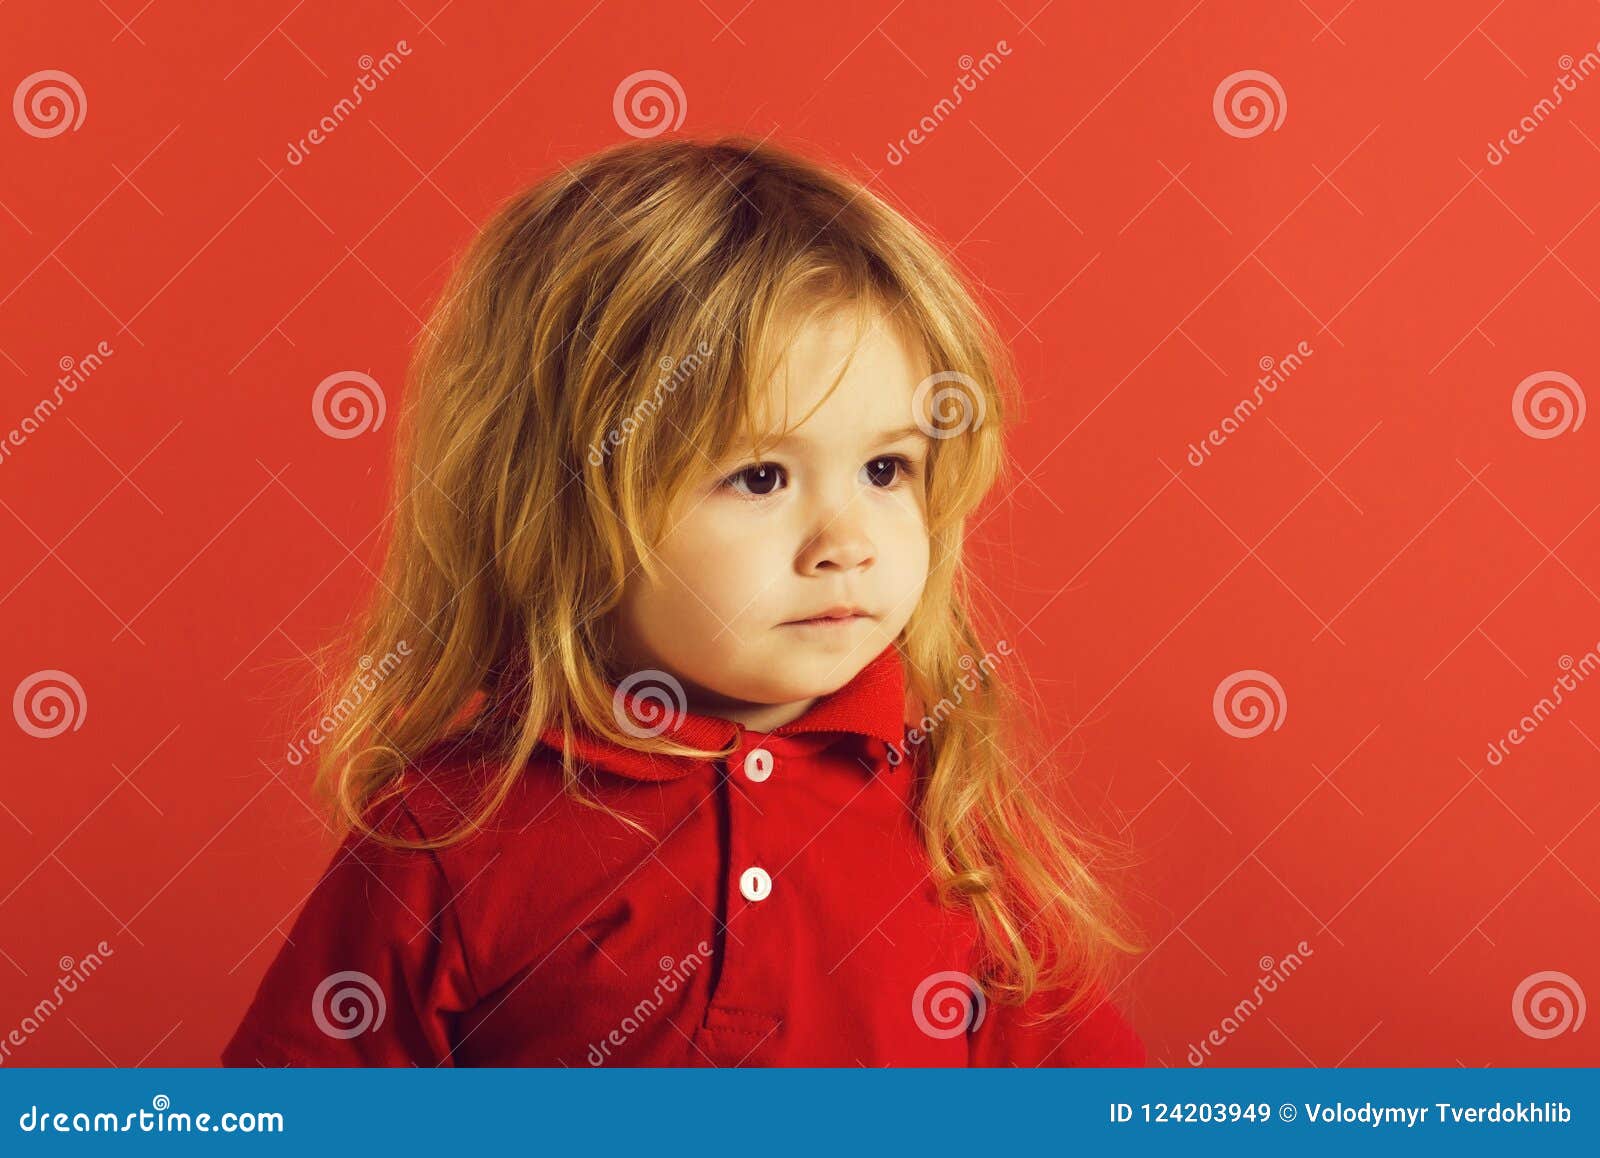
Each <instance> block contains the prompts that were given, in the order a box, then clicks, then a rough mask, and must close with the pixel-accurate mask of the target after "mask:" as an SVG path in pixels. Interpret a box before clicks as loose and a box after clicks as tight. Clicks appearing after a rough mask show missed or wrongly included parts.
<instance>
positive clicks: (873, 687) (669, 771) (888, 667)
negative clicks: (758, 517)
mask: <svg viewBox="0 0 1600 1158" xmlns="http://www.w3.org/2000/svg"><path fill="white" fill-rule="evenodd" d="M608 688H609V691H610V693H611V697H612V702H615V697H616V695H617V686H616V685H615V684H608ZM623 696H624V698H625V700H626V702H627V704H628V707H629V709H630V713H631V718H633V719H639V720H644V719H652V718H654V715H653V714H652V713H658V712H659V709H660V705H659V704H654V705H651V704H649V703H645V704H644V706H643V707H640V706H639V705H640V700H641V697H639V696H637V695H635V694H634V693H633V692H631V691H629V692H624V693H623ZM905 697H906V691H905V666H904V660H903V659H902V658H901V655H900V649H899V647H898V646H897V645H895V644H890V645H889V646H888V647H886V648H885V649H884V650H883V651H882V652H880V653H879V654H878V655H877V656H876V657H874V658H873V659H872V660H871V662H869V663H868V664H867V665H866V666H865V667H864V668H862V669H861V670H860V671H859V672H857V673H856V675H855V677H854V678H853V679H851V680H850V682H849V683H847V684H845V685H844V686H843V687H841V688H839V689H838V690H836V691H833V692H830V693H828V694H827V695H825V696H822V697H821V698H819V699H818V700H817V701H816V702H815V703H814V704H812V705H811V707H810V708H809V709H807V711H806V713H805V714H804V715H802V716H800V717H799V718H798V719H795V720H792V721H790V722H789V723H787V724H783V725H781V726H780V727H777V728H774V729H773V730H772V731H770V732H756V731H753V730H752V729H749V728H746V727H745V726H744V725H742V724H739V723H737V722H735V721H733V720H725V719H723V718H721V717H720V716H704V715H697V714H695V713H693V712H680V713H678V714H677V721H676V723H675V724H674V725H673V726H671V727H668V728H666V729H664V730H663V731H662V732H661V734H660V738H661V739H663V740H671V741H674V742H676V743H678V744H681V745H684V746H686V747H695V748H701V749H707V750H714V751H723V750H740V749H743V748H745V747H749V746H754V745H757V744H763V743H767V742H768V741H769V740H772V742H773V744H774V746H777V747H785V746H787V747H790V748H791V750H795V751H798V750H801V749H805V750H811V751H815V750H817V749H820V748H822V747H825V746H827V744H829V743H832V742H837V741H838V740H840V739H854V740H856V741H858V742H859V743H860V744H861V747H862V749H863V751H864V752H866V753H867V754H868V755H870V756H871V757H872V762H871V765H870V767H872V768H873V769H876V767H877V766H878V764H879V761H880V760H881V758H882V757H884V756H885V755H886V754H887V751H888V749H889V748H890V747H891V746H893V745H898V744H900V743H902V742H903V741H904V740H905V713H906V702H905ZM634 709H638V710H636V711H635V710H634ZM791 737H792V738H794V739H793V740H792V741H791V739H790V738H791ZM543 739H544V743H545V744H546V745H548V746H549V747H551V748H553V749H555V750H556V751H558V752H559V751H561V750H562V749H563V748H564V747H566V738H565V737H564V736H563V734H562V731H561V728H560V726H559V725H555V726H552V727H548V728H546V729H545V731H544V735H543ZM572 750H573V754H574V755H575V756H577V757H579V758H580V759H581V760H582V761H583V762H584V763H587V764H589V765H591V766H593V767H596V768H600V769H603V770H605V771H607V772H613V773H616V774H618V775H621V776H625V777H627V778H629V779H632V780H642V781H662V780H677V779H679V778H681V777H683V776H687V775H688V774H689V773H690V772H692V771H694V769H695V768H696V767H700V766H703V765H704V763H705V761H697V760H695V759H693V758H692V757H688V756H670V755H657V754H654V753H649V752H639V751H635V750H634V749H631V748H624V747H622V746H621V745H619V744H615V743H612V742H610V741H608V740H606V739H605V738H604V737H601V736H598V735H596V734H595V733H593V732H591V731H589V730H588V729H586V728H584V727H583V726H582V725H581V724H580V725H578V727H577V730H576V731H575V732H574V734H573V737H572Z"/></svg>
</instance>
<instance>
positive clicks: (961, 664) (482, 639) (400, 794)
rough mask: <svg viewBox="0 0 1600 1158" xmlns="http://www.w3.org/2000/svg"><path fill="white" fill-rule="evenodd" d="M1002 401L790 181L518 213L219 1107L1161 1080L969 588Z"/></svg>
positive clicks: (639, 187) (942, 325) (1000, 649)
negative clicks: (1118, 985) (502, 1093)
mask: <svg viewBox="0 0 1600 1158" xmlns="http://www.w3.org/2000/svg"><path fill="white" fill-rule="evenodd" d="M1011 378H1012V374H1011V372H1010V370H1009V364H1008V360H1007V358H1006V356H1005V351H1004V348H1003V344H1002V343H1001V342H1000V341H999V340H998V339H997V337H996V334H995V332H994V330H993V328H992V327H991V325H990V324H989V323H988V322H987V321H986V320H985V318H984V316H983V315H982V313H981V312H980V310H979V309H978V307H977V306H976V305H975V303H974V301H973V299H972V297H971V296H970V294H969V292H968V291H967V290H966V289H965V288H964V287H963V284H962V283H961V281H960V280H959V279H958V278H957V276H956V275H955V274H954V272H953V270H952V268H951V266H950V264H949V263H948V260H947V259H946V258H945V257H943V256H942V255H941V254H940V253H939V251H938V250H937V249H935V248H934V247H933V246H932V245H931V244H930V243H929V241H928V240H927V239H926V238H925V237H924V236H923V235H922V234H920V233H919V232H918V230H917V229H916V228H914V227H913V226H912V225H910V224H909V223H908V222H907V221H906V220H905V219H904V218H902V217H901V216H899V215H898V214H897V213H896V212H895V211H894V210H892V209H890V208H889V207H888V206H887V205H886V204H885V203H883V202H882V201H880V200H879V199H878V198H876V197H875V196H873V195H872V194H871V193H870V192H868V191H867V190H866V189H865V188H863V187H861V186H860V185H858V184H856V183H854V182H852V181H850V180H848V179H846V178H845V177H843V176H841V175H840V174H838V173H836V172H834V171H832V170H831V169H828V168H826V167H823V166H820V165H817V164H815V163H813V162H810V161H807V160H804V159H802V158H800V157H798V156H795V155H793V154H791V153H788V152H786V151H784V150H780V149H778V148H776V147H773V146H771V145H767V144H764V143H758V142H753V141H748V140H744V139H741V138H732V139H725V140H721V141H717V142H715V143H710V144H706V143H698V142H693V141H688V140H683V139H671V138H657V139H654V140H651V141H647V142H642V143H641V142H629V143H627V144H624V145H621V146H618V147H615V148H612V149H609V150H606V151H605V152H602V153H599V154H596V155H594V156H591V157H588V158H586V159H585V160H583V161H582V162H580V163H579V164H577V165H575V166H573V167H571V168H568V169H565V170H563V171H562V172H561V173H560V174H558V175H556V176H552V177H550V178H548V179H547V180H544V181H542V182H541V183H539V184H537V185H536V186H534V187H533V188H531V189H530V190H528V191H527V192H525V193H524V194H522V195H521V196H519V197H517V198H515V199H513V200H512V201H511V202H510V203H509V204H508V205H506V206H505V207H504V208H502V209H501V210H500V212H498V213H497V214H496V215H495V217H494V218H493V220H492V221H491V222H490V223H489V224H488V226H487V227H486V228H485V230H484V231H483V233H482V234H481V235H480V236H479V237H478V238H477V239H476V240H475V242H474V243H473V245H472V247H471V248H470V250H469V252H468V253H467V255H466V258H465V260H464V261H463V262H462V264H461V265H460V267H459V268H458V269H457V270H456V272H455V273H454V275H453V278H452V280H451V282H450V284H449V285H448V286H447V288H446V291H445V293H444V295H443V297H442V299H441V304H439V305H438V306H437V307H436V308H435V310H434V312H433V315H432V317H431V318H430V321H429V324H428V325H427V326H426V328H425V334H424V337H423V338H422V340H421V342H420V345H419V350H418V354H417V358H416V360H415V362H414V365H413V368H412V380H411V382H410V389H411V391H412V395H411V398H410V406H409V408H408V409H407V411H406V413H405V415H404V416H403V419H402V426H401V435H400V437H401V440H402V441H401V445H402V447H403V448H404V454H405V459H404V461H405V462H406V464H407V469H406V470H404V471H401V472H399V477H398V478H397V490H396V495H395V499H396V502H395V524H394V528H393V534H392V540H391V545H390V548H389V552H388V557H387V561H386V563H385V568H384V572H383V575H382V579H381V582H380V583H379V585H378V592H377V596H376V600H375V603H374V605H373V607H372V609H371V611H370V613H369V614H368V616H367V617H366V619H365V621H364V622H363V623H362V625H361V627H360V633H359V635H358V636H357V637H355V638H354V639H353V640H352V641H351V642H352V644H353V646H352V648H351V652H352V654H359V655H360V657H361V659H360V661H359V663H358V664H352V665H351V667H350V668H349V670H350V671H352V673H353V674H354V676H355V677H356V680H357V682H358V684H359V687H353V688H352V690H351V691H350V692H341V690H340V688H339V687H335V688H334V689H333V690H332V691H330V692H329V693H328V700H329V713H330V714H331V715H333V716H334V718H335V719H338V720H340V721H341V723H340V724H339V726H338V728H337V730H336V731H335V732H334V734H333V735H332V736H331V737H330V738H329V739H328V740H327V742H326V743H325V744H324V745H323V748H322V749H321V751H320V767H319V770H318V788H319V790H320V791H321V793H322V794H323V795H324V796H325V797H326V798H327V799H328V800H329V801H331V804H332V808H333V812H334V815H335V817H336V820H337V822H338V831H339V832H340V833H341V834H342V836H343V844H342V846H341V847H340V849H339V851H338V853H337V855H336V856H335V857H334V859H333V862H332V864H331V866H330V867H329V869H328V871H327V873H326V875H325V876H324V877H323V878H322V880H321V881H320V882H319V883H318V884H317V885H316V887H315V888H314V889H313V890H312V891H311V894H310V896H309V898H308V899H307V902H306V904H305V908H304V910H303V911H302V912H301V914H300V916H299V917H298V919H297V920H296V921H295V923H294V926H293V928H292V930H291V931H290V934H289V936H288V938H287V941H286V943H285V944H284V945H283V947H282V948H281V950H280V951H279V953H278V956H277V958H276V959H275V960H274V961H273V962H272V964H271V966H270V968H269V969H268V971H267V973H266V976H265V978H264V980H263V981H262V983H261V985H260V988H259V990H258V992H257V993H256V995H255V999H254V1002H253V1003H252V1005H251V1006H250V1008H249V1011H248V1012H247V1013H246V1015H245V1018H244V1021H243V1023H242V1024H241V1025H240V1026H239V1028H238V1030H237V1032H236V1033H235V1035H234V1037H233V1039H232V1040H231V1041H230V1042H229V1044H228V1045H227V1047H226V1049H225V1051H224V1053H223V1055H222V1058H223V1062H224V1064H227V1065H258V1064H259V1065H284V1064H291V1065H418V1066H424V1065H425V1066H439V1065H502V1066H503V1065H521V1066H533V1065H537V1066H563V1065H564V1066H586V1065H587V1066H600V1065H623V1066H708V1065H715V1066H724V1065H741V1064H742V1065H786V1066H793V1065H824V1066H853V1065H873V1066H877V1065H918V1066H922V1065H937V1066H968V1065H972V1066H993V1065H1028V1066H1034V1065H1050V1066H1057V1065H1142V1064H1144V1062H1145V1052H1144V1046H1143V1044H1142V1043H1141V1041H1140V1040H1139V1038H1138V1036H1137V1035H1136V1034H1135V1033H1134V1031H1133V1029H1132V1028H1131V1027H1130V1025H1129V1024H1128V1022H1127V1021H1126V1020H1124V1019H1123V1017H1122V1016H1121V1015H1120V1013H1119V1012H1118V1010H1117V1008H1116V1007H1115V1006H1114V1005H1113V1004H1111V1002H1110V1000H1109V996H1110V992H1111V986H1109V985H1108V984H1107V981H1108V977H1109V969H1108V957H1109V955H1110V954H1111V953H1113V952H1115V951H1119V950H1121V951H1130V952H1136V951H1138V949H1139V946H1138V945H1136V944H1135V943H1134V942H1133V941H1132V940H1131V939H1130V938H1129V936H1127V935H1126V934H1125V933H1124V932H1123V931H1122V929H1121V928H1120V920H1121V918H1120V914H1121V909H1120V907H1119V906H1117V905H1116V903H1115V902H1114V900H1113V898H1112V896H1111V894H1109V892H1107V890H1106V888H1105V886H1104V885H1103V884H1102V883H1101V882H1100V881H1099V879H1098V878H1097V877H1096V876H1095V875H1093V874H1092V873H1091V871H1090V870H1091V867H1092V864H1093V861H1094V860H1095V859H1096V858H1097V857H1098V856H1100V855H1101V854H1102V853H1103V852H1104V851H1105V846H1101V847H1098V848H1097V847H1095V846H1093V845H1091V843H1090V841H1089V839H1088V838H1087V837H1086V836H1084V835H1082V834H1080V833H1077V832H1075V831H1073V830H1072V829H1070V828H1068V827H1066V826H1065V825H1064V824H1063V823H1062V822H1061V821H1060V820H1058V819H1057V817H1056V815H1055V813H1054V810H1053V807H1052V806H1051V804H1050V803H1049V802H1048V799H1047V796H1046V784H1045V782H1044V780H1045V778H1044V777H1043V776H1041V775H1039V773H1040V772H1041V771H1042V767H1041V765H1040V764H1039V762H1038V761H1036V760H1034V759H1030V758H1019V756H1020V753H1021V751H1022V749H1021V748H1020V747H1019V746H1018V745H1019V744H1020V743H1021V742H1022V740H1023V739H1024V730H1023V728H1022V725H1021V724H1020V722H1019V721H1020V720H1021V718H1022V717H1021V715H1020V714H1019V713H1018V712H1016V711H1015V706H1016V705H1017V704H1019V703H1020V702H1021V701H1020V700H1018V699H1015V698H1014V697H1013V696H1012V694H1011V693H1010V692H1008V688H1007V683H1006V682H1005V681H1003V680H1002V679H1001V669H1003V668H1004V667H1005V665H1006V663H1007V662H1008V661H1007V657H1009V656H1011V655H1012V650H1011V646H1010V643H1009V641H1007V640H1005V639H995V638H992V637H985V636H984V635H983V634H981V633H980V632H979V630H978V629H977V627H976V626H975V612H974V609H973V607H972V605H971V603H970V596H969V591H970V584H969V580H968V577H967V575H966V573H965V571H964V570H963V561H962V554H961V552H962V536H963V531H964V529H965V520H966V518H967V516H968V515H969V514H970V513H971V512H973V510H974V509H975V508H976V506H977V505H978V503H979V501H980V499H981V498H982V497H983V496H984V494H985V492H986V491H988V489H989V488H990V486H991V484H992V483H993V482H994V481H995V480H996V478H997V476H998V474H999V472H1000V470H1001V469H1002V465H1003V464H1002V457H1001V456H1002V446H1001V433H1002V430H1003V428H1004V426H1005V422H1006V420H1007V419H1009V417H1010V415H1011V412H1012V408H1013V404H1012V403H1011V402H1010V401H1009V400H1008V398H1007V397H1006V395H1007V393H1008V392H1009V387H1008V383H1009V382H1010V380H1011ZM374 656H383V657H384V659H383V661H382V662H381V663H379V664H377V666H376V668H374V667H373V664H374V660H373V658H372V657H374ZM980 657H981V658H980ZM908 693H909V695H910V697H911V700H912V703H911V705H910V706H911V707H913V708H914V711H913V712H912V713H911V715H910V716H909V717H908V714H907V708H908V702H907V700H908ZM352 700H353V702H352ZM908 718H909V719H910V720H911V721H913V722H914V726H911V727H908V723H907V721H908ZM1052 750H1053V745H1052ZM1047 755H1048V753H1047Z"/></svg>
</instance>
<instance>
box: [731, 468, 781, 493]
mask: <svg viewBox="0 0 1600 1158" xmlns="http://www.w3.org/2000/svg"><path fill="white" fill-rule="evenodd" d="M782 477H783V468H782V467H781V466H777V465H775V464H774V463H770V462H763V463H758V464H757V465H755V466H747V467H745V468H744V469H743V470H741V471H739V472H738V473H737V474H733V475H730V476H728V478H727V480H726V485H728V486H731V487H733V489H734V490H735V491H738V492H739V493H740V494H747V495H751V496H753V497H756V498H760V497H763V496H765V495H770V494H771V493H772V492H773V491H775V490H777V489H778V487H779V486H780V485H781V481H782ZM741 484H743V485H741Z"/></svg>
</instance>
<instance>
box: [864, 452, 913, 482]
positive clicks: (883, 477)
mask: <svg viewBox="0 0 1600 1158" xmlns="http://www.w3.org/2000/svg"><path fill="white" fill-rule="evenodd" d="M861 469H862V470H863V471H864V472H865V473H866V476H867V481H868V482H869V483H871V484H872V485H873V486H875V487H881V488H884V489H888V488H889V487H892V486H894V485H895V483H897V482H900V481H902V480H903V479H904V478H906V477H909V476H910V474H911V473H912V472H911V463H910V461H909V460H908V459H905V458H903V457H901V456H900V455H898V454H891V455H887V456H885V457H883V458H875V459H873V460H872V461H871V462H869V463H867V465H866V466H864V467H862V468H861Z"/></svg>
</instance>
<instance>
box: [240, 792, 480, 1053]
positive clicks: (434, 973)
mask: <svg viewBox="0 0 1600 1158" xmlns="http://www.w3.org/2000/svg"><path fill="white" fill-rule="evenodd" d="M379 807H380V808H382V809H384V810H385V813H386V815H385V819H384V821H383V822H382V823H378V822H376V821H374V820H373V819H372V818H369V823H372V824H373V826H374V827H375V828H378V829H379V831H393V832H394V833H395V834H396V835H403V836H405V837H407V838H409V839H418V838H420V837H421V836H422V830H421V828H420V826H419V825H418V824H417V822H416V819H415V818H414V817H413V816H412V814H411V812H410V811H409V810H407V809H406V808H405V807H404V805H403V804H401V803H400V802H399V801H391V802H388V803H386V804H384V805H381V806H379ZM452 896H453V890H452V889H451V888H450V887H449V882H448V880H447V879H446V877H445V875H444V871H443V869H442V867H441V866H440V863H439V860H438V857H437V856H436V855H435V854H434V852H432V851H431V850H426V849H423V850H411V849H396V848H392V847H389V846H386V845H383V844H381V843H379V842H378V841H375V840H373V839H371V838H369V837H366V836H365V835H364V834H362V833H359V832H356V833H352V834H350V835H349V836H348V837H346V838H345V840H344V841H343V843H342V844H341V845H340V846H339V849H338V851H337V852H336V853H335V854H334V856H333V859H332V861H331V862H330V863H329V865H328V867H327V869H326V871H325V872H324V873H323V875H322V878H321V879H320V880H319V881H318V882H317V884H316V885H315V886H314V887H313V889H312V890H311V893H310V895H309V896H308V897H307V898H306V901H305V905H304V907H303V908H302V909H301V911H300V914H299V916H298V917H297V918H296V919H295V922H294V925H293V927H292V928H291V929H290V932H289V936H288V938H287V939H286V941H285V942H284V944H283V945H282V946H281V947H280V948H279V950H278V954H277V956H276V957H275V958H274V959H273V961H272V963H271V964H270V965H269V966H268V968H267V971H266V974H265V976H264V977H263V978H262V980H261V983H260V985H259V987H258V988H257V990H256V993H255V996H254V998H253V999H252V1000H251V1003H250V1005H249V1008H248V1009H247V1010H246V1012H245V1015H244V1019H243V1021H242V1022H241V1023H240V1024H239V1027H238V1028H237V1030H235V1032H234V1035H233V1038H232V1039H231V1040H230V1041H229V1042H228V1044H227V1045H226V1046H225V1047H224V1049H223V1051H222V1064H223V1065H224V1066H255V1065H263V1066H406V1065H416V1066H440V1065H443V1066H448V1065H453V1064H454V1062H453V1060H452V1057H451V1049H452V1045H453V1041H454V1030H455V1026H456V1023H457V1020H458V1018H459V1015H460V1014H461V1013H463V1012H464V1011H466V1010H468V1009H470V1008H471V1007H472V1006H473V1005H474V1004H476V991H475V989H474V987H473V984H472V981H471V977H470V974H469V972H468V968H467V961H466V955H465V952H464V949H463V944H462V938H461V928H460V923H459V920H458V916H457V913H456V911H455V909H454V908H453V906H452V904H451V900H452Z"/></svg>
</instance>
